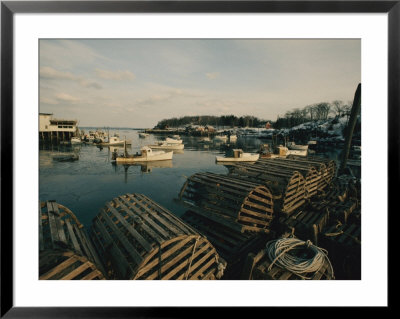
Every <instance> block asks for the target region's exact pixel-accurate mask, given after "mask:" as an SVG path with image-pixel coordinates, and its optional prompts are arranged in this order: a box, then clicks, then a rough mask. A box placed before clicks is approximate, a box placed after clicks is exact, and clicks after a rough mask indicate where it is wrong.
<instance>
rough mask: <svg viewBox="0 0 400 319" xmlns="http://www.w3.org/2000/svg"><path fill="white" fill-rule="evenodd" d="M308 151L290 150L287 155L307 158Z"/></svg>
mask: <svg viewBox="0 0 400 319" xmlns="http://www.w3.org/2000/svg"><path fill="white" fill-rule="evenodd" d="M307 153H308V150H288V151H287V152H286V155H296V156H307Z"/></svg>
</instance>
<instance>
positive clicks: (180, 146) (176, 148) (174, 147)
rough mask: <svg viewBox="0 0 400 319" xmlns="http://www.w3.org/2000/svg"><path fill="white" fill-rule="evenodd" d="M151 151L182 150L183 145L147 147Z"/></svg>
mask: <svg viewBox="0 0 400 319" xmlns="http://www.w3.org/2000/svg"><path fill="white" fill-rule="evenodd" d="M148 146H149V147H150V148H152V149H160V150H183V149H184V147H185V146H184V144H171V145H148Z"/></svg>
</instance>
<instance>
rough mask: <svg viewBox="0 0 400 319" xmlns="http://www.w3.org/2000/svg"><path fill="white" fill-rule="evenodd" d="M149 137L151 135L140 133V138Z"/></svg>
mask: <svg viewBox="0 0 400 319" xmlns="http://www.w3.org/2000/svg"><path fill="white" fill-rule="evenodd" d="M149 135H150V134H149V133H144V132H139V137H147V136H149Z"/></svg>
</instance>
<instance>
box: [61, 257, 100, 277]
mask: <svg viewBox="0 0 400 319" xmlns="http://www.w3.org/2000/svg"><path fill="white" fill-rule="evenodd" d="M92 265H93V264H92V263H90V262H89V261H87V262H85V263H84V264H82V265H80V266H79V267H78V268H76V269H74V270H73V271H71V272H70V273H69V274H67V275H65V276H64V277H62V278H61V280H71V279H73V278H75V277H76V276H78V275H79V274H81V273H83V272H84V271H85V270H86V269H88V268H89V267H90V266H92Z"/></svg>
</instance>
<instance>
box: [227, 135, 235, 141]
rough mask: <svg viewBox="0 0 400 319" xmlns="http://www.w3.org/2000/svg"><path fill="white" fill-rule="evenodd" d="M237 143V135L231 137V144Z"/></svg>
mask: <svg viewBox="0 0 400 319" xmlns="http://www.w3.org/2000/svg"><path fill="white" fill-rule="evenodd" d="M236 141H237V136H236V135H231V136H229V142H236Z"/></svg>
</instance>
